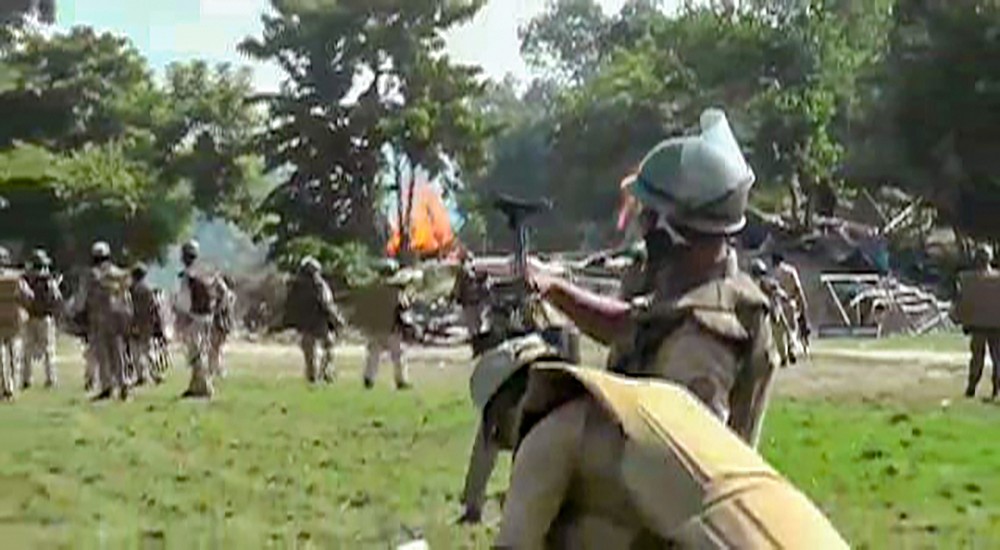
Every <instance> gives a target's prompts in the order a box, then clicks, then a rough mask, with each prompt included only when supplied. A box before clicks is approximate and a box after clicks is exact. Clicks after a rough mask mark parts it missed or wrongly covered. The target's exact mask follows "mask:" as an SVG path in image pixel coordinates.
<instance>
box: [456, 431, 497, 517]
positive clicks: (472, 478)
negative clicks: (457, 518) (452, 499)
mask: <svg viewBox="0 0 1000 550" xmlns="http://www.w3.org/2000/svg"><path fill="white" fill-rule="evenodd" d="M499 454H500V449H499V448H498V447H497V446H496V445H495V444H493V443H492V442H491V441H490V440H489V434H487V433H486V432H485V431H484V429H483V425H482V423H480V425H479V430H478V431H477V432H476V440H475V442H474V443H473V445H472V455H471V456H470V457H469V469H468V470H467V471H466V473H465V487H464V488H463V489H462V505H463V506H465V509H466V511H474V512H477V513H482V511H483V506H484V505H485V504H486V487H487V485H489V482H490V475H492V474H493V469H494V468H495V467H496V463H497V456H498V455H499Z"/></svg>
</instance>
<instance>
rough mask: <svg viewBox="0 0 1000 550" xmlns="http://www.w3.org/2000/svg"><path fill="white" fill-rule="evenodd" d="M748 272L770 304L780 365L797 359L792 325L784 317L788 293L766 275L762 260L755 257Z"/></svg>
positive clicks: (773, 332) (772, 330)
mask: <svg viewBox="0 0 1000 550" xmlns="http://www.w3.org/2000/svg"><path fill="white" fill-rule="evenodd" d="M750 274H751V276H752V277H753V278H754V280H755V281H757V284H758V285H759V286H760V289H761V290H762V291H763V292H764V295H765V296H767V299H768V301H769V302H770V305H771V332H772V334H773V335H774V342H775V344H776V345H777V348H778V357H780V358H781V365H782V366H785V365H788V364H789V363H793V364H794V363H795V362H796V361H797V359H798V358H797V357H796V350H795V349H794V346H793V343H792V340H791V339H792V332H793V327H792V325H791V324H790V323H789V322H788V318H787V317H785V310H784V306H785V303H786V302H787V300H788V295H787V294H785V291H784V290H783V289H782V288H781V285H780V284H778V281H777V280H776V279H775V278H774V277H771V276H770V275H768V271H767V265H766V264H765V263H764V261H763V260H760V259H757V260H754V261H753V264H752V265H751V269H750Z"/></svg>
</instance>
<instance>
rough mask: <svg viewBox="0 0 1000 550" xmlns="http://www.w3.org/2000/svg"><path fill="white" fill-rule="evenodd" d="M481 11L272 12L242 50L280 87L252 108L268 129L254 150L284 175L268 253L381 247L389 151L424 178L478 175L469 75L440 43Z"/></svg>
mask: <svg viewBox="0 0 1000 550" xmlns="http://www.w3.org/2000/svg"><path fill="white" fill-rule="evenodd" d="M482 4H483V0H465V1H458V2H455V1H446V0H428V1H424V2H419V3H417V2H410V1H406V0H391V1H386V2H380V3H372V2H368V1H366V0H345V1H340V2H333V1H320V2H291V1H279V0H274V1H273V2H272V5H273V8H274V14H271V15H265V16H263V21H264V33H263V36H262V37H261V38H259V39H257V38H252V39H248V40H246V41H245V42H244V43H243V45H242V49H243V51H245V52H246V53H248V54H249V55H251V56H253V57H254V58H256V59H259V60H267V61H273V62H276V63H278V64H279V65H280V66H281V67H282V68H283V69H284V71H285V76H286V78H285V81H284V82H283V84H282V90H281V92H279V93H276V94H268V95H263V96H260V97H259V100H260V101H262V102H263V103H264V104H265V105H266V107H267V109H268V110H269V112H270V114H271V117H272V120H273V123H272V124H271V125H270V127H269V128H268V130H267V131H266V132H265V133H264V134H263V135H262V136H260V142H259V145H260V147H261V150H262V151H263V152H264V155H265V157H266V159H267V165H266V168H267V170H268V171H274V170H277V169H280V168H284V167H288V169H289V171H290V173H289V175H288V177H287V179H286V180H285V181H284V182H283V183H282V184H281V185H280V186H278V188H277V189H275V191H274V192H273V193H271V194H270V195H269V196H268V198H267V200H266V201H265V203H264V206H263V208H264V212H265V213H266V214H267V215H269V220H268V222H267V223H266V225H265V226H264V229H263V233H264V234H265V235H267V236H269V237H273V238H274V239H275V247H276V248H275V252H276V253H278V254H280V253H281V251H282V249H283V248H284V247H286V246H287V244H288V243H289V242H291V241H293V240H294V239H296V238H299V237H304V236H315V237H319V238H322V239H325V240H329V241H330V242H333V243H344V242H348V241H353V240H360V241H362V242H365V243H367V244H369V245H372V246H374V245H377V244H378V240H379V238H378V237H379V234H378V232H377V231H376V230H377V229H378V227H379V225H381V224H379V223H378V211H377V208H376V206H377V205H378V204H379V202H380V200H381V198H382V196H383V195H384V194H385V192H386V191H387V190H386V189H384V188H380V187H379V185H378V181H379V178H378V175H379V173H380V171H382V170H384V169H386V166H385V165H384V162H383V161H384V158H385V155H383V148H384V147H385V146H386V145H388V146H391V147H393V149H394V150H396V151H397V152H399V153H401V154H403V155H405V156H406V157H408V158H409V160H410V162H411V163H413V164H414V165H419V166H421V167H423V168H425V169H426V170H428V171H430V172H431V174H432V176H433V175H434V174H435V173H437V172H438V171H440V170H442V169H443V167H444V165H445V164H446V163H445V160H444V159H445V158H450V159H451V160H453V161H455V162H456V163H457V164H458V165H459V166H460V167H464V168H468V167H474V166H475V165H476V163H477V162H478V158H479V157H481V156H482V151H481V143H482V137H481V133H482V132H483V131H485V128H484V127H483V126H482V124H481V121H479V119H478V118H477V117H476V114H475V112H474V111H473V110H472V108H471V103H470V100H471V99H472V98H473V97H474V96H475V95H477V94H478V93H479V85H478V84H476V80H475V79H476V75H477V70H475V69H473V68H470V67H464V66H460V65H456V64H453V63H452V62H451V61H450V60H449V59H448V57H447V56H446V55H444V53H443V49H444V40H443V37H442V34H443V32H444V31H445V30H447V29H448V28H450V27H452V26H453V25H456V24H458V23H461V22H463V21H466V20H468V19H470V18H471V17H472V16H473V15H474V14H475V13H476V11H477V10H478V9H479V8H480V7H481V6H482Z"/></svg>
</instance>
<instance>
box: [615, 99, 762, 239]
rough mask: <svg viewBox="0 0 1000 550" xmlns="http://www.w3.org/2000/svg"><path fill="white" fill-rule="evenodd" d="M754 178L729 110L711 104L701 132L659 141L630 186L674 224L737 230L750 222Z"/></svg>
mask: <svg viewBox="0 0 1000 550" xmlns="http://www.w3.org/2000/svg"><path fill="white" fill-rule="evenodd" d="M754 180H755V176H754V173H753V170H751V169H750V166H749V165H748V164H747V162H746V160H745V159H744V158H743V154H742V153H741V152H740V147H739V144H738V143H737V142H736V138H735V137H733V133H732V130H731V129H730V127H729V122H728V121H727V120H726V115H725V113H723V112H722V111H720V110H717V109H709V110H707V111H705V112H704V113H703V114H702V115H701V135H698V136H687V137H680V138H672V139H668V140H666V141H664V142H662V143H660V144H659V145H657V146H656V147H655V148H653V150H652V151H650V153H649V154H648V155H646V158H645V159H644V160H643V161H642V165H641V167H640V169H639V174H638V175H637V177H636V178H635V180H634V181H632V182H631V183H630V184H629V185H628V189H629V191H630V192H631V193H632V195H633V196H634V197H635V198H636V199H637V200H638V201H639V202H640V203H641V204H642V205H643V206H645V207H647V208H650V209H652V210H654V211H656V212H657V213H659V214H660V216H661V219H662V220H663V221H665V222H667V223H668V224H671V225H676V226H681V227H687V228H689V229H693V230H695V231H698V232H701V233H707V234H711V235H731V234H734V233H737V232H739V231H740V230H742V229H743V227H744V226H745V225H746V207H747V201H748V199H749V195H750V188H751V187H753V184H754Z"/></svg>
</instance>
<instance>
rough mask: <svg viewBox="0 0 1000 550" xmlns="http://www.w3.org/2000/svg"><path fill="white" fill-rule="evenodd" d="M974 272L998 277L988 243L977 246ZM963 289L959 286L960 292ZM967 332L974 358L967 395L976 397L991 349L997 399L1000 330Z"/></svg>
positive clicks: (994, 395)
mask: <svg viewBox="0 0 1000 550" xmlns="http://www.w3.org/2000/svg"><path fill="white" fill-rule="evenodd" d="M973 269H974V272H975V273H977V274H979V275H982V276H986V277H996V276H997V271H996V270H995V269H993V249H992V248H991V247H989V246H988V245H981V246H979V247H977V248H976V251H975V254H974V257H973ZM961 291H962V289H961V288H959V292H961ZM963 330H964V331H965V333H966V334H968V335H969V336H970V341H969V348H970V351H971V352H972V358H971V359H970V360H969V383H968V385H967V386H966V388H965V396H966V397H975V396H976V388H977V387H978V386H979V381H980V380H982V378H983V370H984V368H985V366H986V351H987V350H989V352H990V358H991V360H992V361H993V378H992V380H993V393H992V394H991V395H992V398H993V399H996V398H997V396H998V394H1000V371H998V366H1000V330H996V329H988V328H982V327H963Z"/></svg>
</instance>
